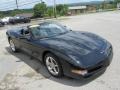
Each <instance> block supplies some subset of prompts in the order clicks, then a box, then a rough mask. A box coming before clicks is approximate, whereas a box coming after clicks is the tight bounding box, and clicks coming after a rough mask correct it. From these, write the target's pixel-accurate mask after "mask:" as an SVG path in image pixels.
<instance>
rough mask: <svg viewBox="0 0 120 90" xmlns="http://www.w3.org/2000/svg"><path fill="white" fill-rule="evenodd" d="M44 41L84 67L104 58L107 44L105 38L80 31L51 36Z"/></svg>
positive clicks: (72, 61)
mask: <svg viewBox="0 0 120 90" xmlns="http://www.w3.org/2000/svg"><path fill="white" fill-rule="evenodd" d="M44 43H46V44H47V45H48V46H49V48H52V49H53V50H58V51H60V52H62V53H63V54H64V55H67V56H68V57H70V58H71V60H69V62H71V63H74V64H76V65H80V66H82V67H89V66H92V65H94V64H96V63H98V62H100V61H101V60H103V58H104V57H105V55H104V54H103V51H104V50H105V48H106V45H107V44H106V41H105V40H104V39H102V38H101V37H99V36H97V35H95V34H92V33H88V32H78V31H76V32H75V31H74V32H73V31H71V32H69V33H66V34H63V35H58V36H55V37H51V38H49V39H46V40H44Z"/></svg>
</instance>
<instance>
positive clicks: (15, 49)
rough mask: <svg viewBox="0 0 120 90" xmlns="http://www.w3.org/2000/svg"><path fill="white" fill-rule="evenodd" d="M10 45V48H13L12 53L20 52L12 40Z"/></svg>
mask: <svg viewBox="0 0 120 90" xmlns="http://www.w3.org/2000/svg"><path fill="white" fill-rule="evenodd" d="M9 44H10V48H11V50H12V52H18V48H17V47H16V46H15V44H14V42H13V40H12V39H11V38H10V39H9ZM12 44H13V45H14V49H13V47H12V46H11V45H12Z"/></svg>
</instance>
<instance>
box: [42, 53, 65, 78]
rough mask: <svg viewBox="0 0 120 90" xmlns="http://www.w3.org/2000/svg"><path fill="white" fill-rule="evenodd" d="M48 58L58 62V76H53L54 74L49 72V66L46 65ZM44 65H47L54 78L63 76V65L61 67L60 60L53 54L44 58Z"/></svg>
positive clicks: (48, 54)
mask: <svg viewBox="0 0 120 90" xmlns="http://www.w3.org/2000/svg"><path fill="white" fill-rule="evenodd" d="M48 57H52V58H53V59H54V60H55V61H56V63H57V65H58V68H59V70H58V74H56V75H55V74H52V73H51V72H50V71H49V69H48V67H47V64H46V60H47V58H48ZM44 64H45V66H46V68H47V70H48V72H49V73H50V74H51V75H52V76H54V77H59V78H60V77H62V76H63V69H62V65H61V63H60V61H59V59H58V58H57V57H56V56H55V55H53V54H51V53H47V54H46V55H45V57H44Z"/></svg>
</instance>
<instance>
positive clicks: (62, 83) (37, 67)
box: [0, 11, 120, 90]
mask: <svg viewBox="0 0 120 90" xmlns="http://www.w3.org/2000/svg"><path fill="white" fill-rule="evenodd" d="M57 21H58V22H61V23H62V24H64V25H66V26H68V27H71V29H72V30H77V31H89V32H92V33H95V34H98V35H100V36H102V37H104V38H105V39H107V40H108V41H110V42H111V43H112V45H113V49H114V57H113V60H112V63H111V65H110V66H109V68H108V69H107V70H106V71H105V72H104V74H102V75H98V76H95V77H91V78H88V79H81V80H76V79H71V78H68V77H63V78H60V79H58V78H54V77H52V76H51V75H49V74H48V73H47V71H46V69H45V67H44V66H43V64H42V63H40V61H39V60H36V59H30V56H28V55H27V54H25V53H24V52H20V53H12V52H11V50H10V48H9V44H8V42H7V38H6V30H7V29H12V28H15V27H19V26H25V25H27V24H17V25H6V26H5V27H0V90H120V68H119V66H120V60H119V57H120V55H119V54H120V49H119V48H120V11H112V12H104V13H94V14H87V15H77V16H69V17H67V19H61V20H57ZM39 22H40V20H37V21H32V22H31V23H30V24H34V23H39Z"/></svg>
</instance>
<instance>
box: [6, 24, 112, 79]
mask: <svg viewBox="0 0 120 90" xmlns="http://www.w3.org/2000/svg"><path fill="white" fill-rule="evenodd" d="M6 34H7V36H8V41H9V43H10V47H11V50H12V51H13V52H16V51H18V50H19V49H22V50H24V51H26V52H28V53H29V54H30V55H32V56H33V57H37V58H38V59H39V60H41V61H42V62H43V63H44V64H45V66H46V68H47V70H48V72H49V73H50V74H51V75H53V76H55V77H61V76H63V75H66V76H69V77H73V78H81V77H85V78H87V77H90V76H92V75H94V74H96V73H100V72H102V71H103V70H106V68H107V67H108V66H109V64H110V63H111V60H112V57H113V50H112V45H111V44H110V43H109V42H108V41H107V40H105V39H103V38H101V37H99V36H98V35H95V34H93V33H89V32H83V31H72V30H69V29H67V28H66V27H65V26H62V25H61V24H58V23H56V22H43V23H41V24H39V25H31V26H27V27H21V28H17V29H14V30H8V31H7V32H6Z"/></svg>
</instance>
